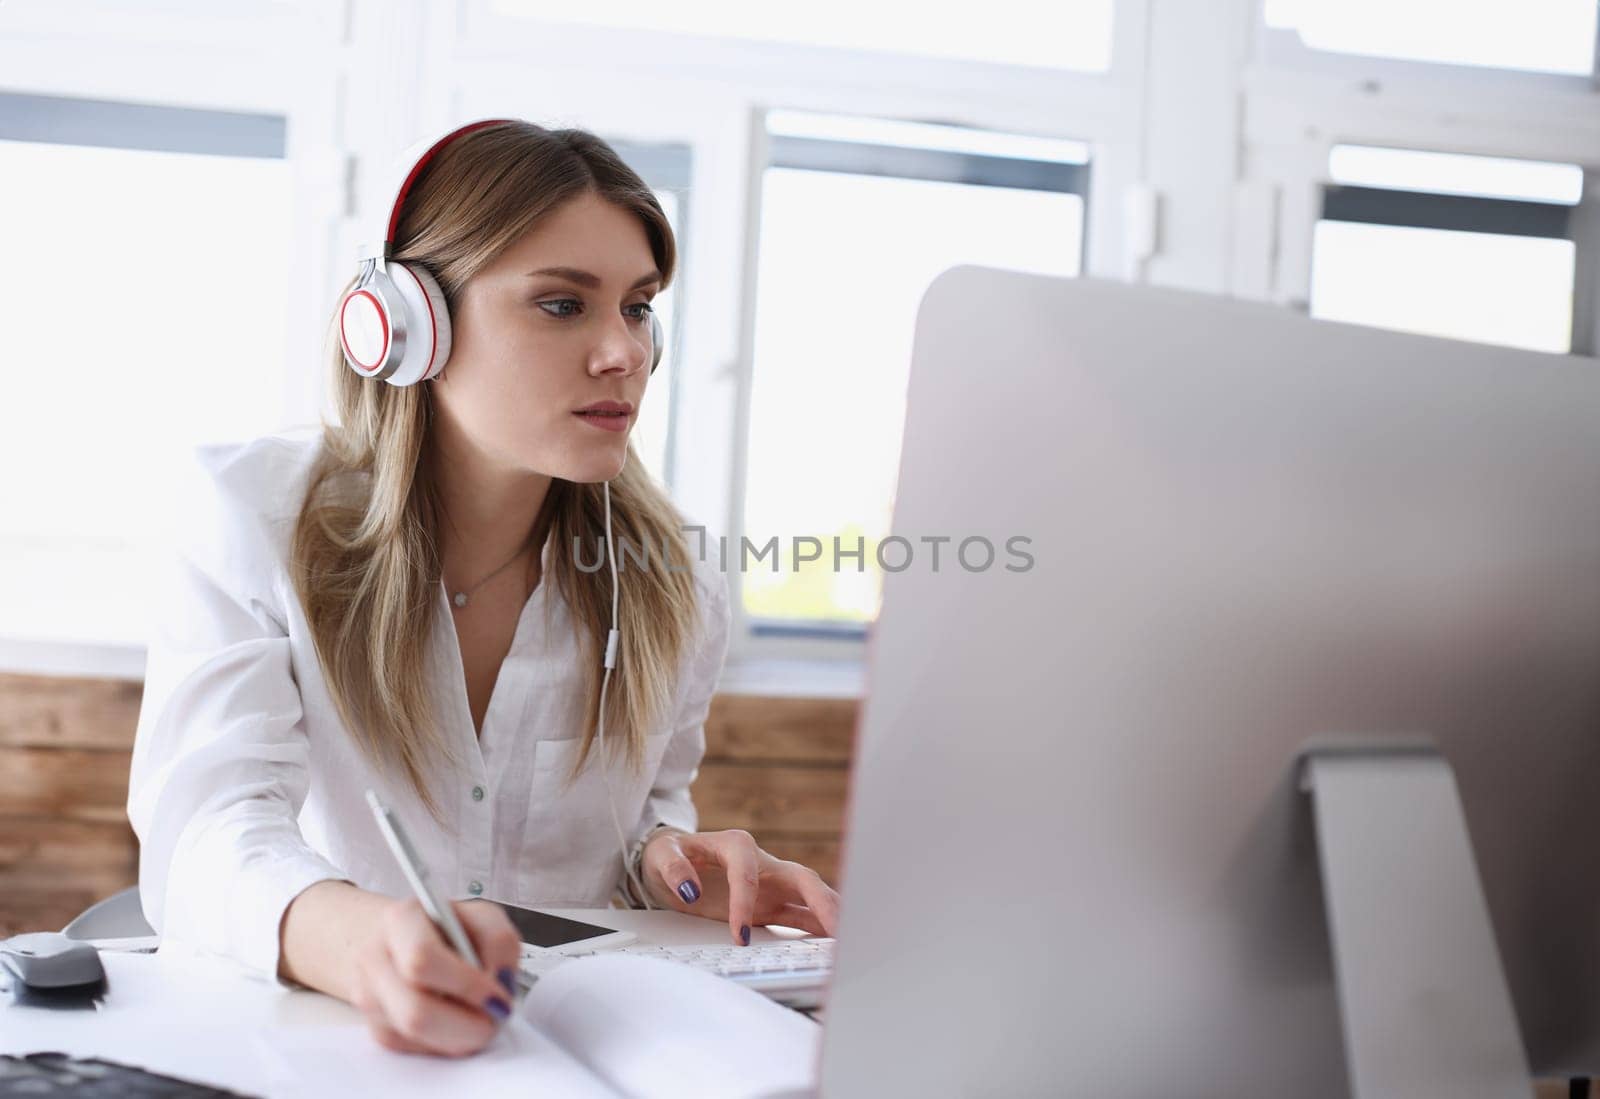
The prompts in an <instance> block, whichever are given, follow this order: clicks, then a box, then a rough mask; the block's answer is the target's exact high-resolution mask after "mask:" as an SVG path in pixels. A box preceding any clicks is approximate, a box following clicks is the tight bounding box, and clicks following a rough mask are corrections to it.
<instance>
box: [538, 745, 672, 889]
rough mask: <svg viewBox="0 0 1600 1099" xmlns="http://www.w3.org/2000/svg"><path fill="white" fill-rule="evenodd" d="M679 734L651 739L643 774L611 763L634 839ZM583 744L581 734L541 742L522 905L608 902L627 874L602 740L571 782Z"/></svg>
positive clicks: (624, 821) (620, 809) (626, 831)
mask: <svg viewBox="0 0 1600 1099" xmlns="http://www.w3.org/2000/svg"><path fill="white" fill-rule="evenodd" d="M671 735H672V734H671V733H670V732H663V733H654V734H651V735H649V736H647V737H645V738H644V760H643V765H642V766H641V767H640V768H639V770H638V771H637V772H635V771H633V770H632V769H630V768H629V767H628V765H627V763H626V762H625V761H617V762H614V763H612V764H611V766H610V769H609V775H610V780H611V794H610V797H614V798H615V799H616V809H617V821H618V822H620V823H621V825H622V834H623V837H624V838H625V839H627V840H629V841H630V842H631V841H632V839H633V831H634V829H635V828H636V827H637V826H638V824H639V815H640V813H642V812H643V811H644V803H645V798H646V797H648V796H649V793H650V788H651V787H652V786H654V785H655V779H656V772H657V771H658V770H659V769H660V766H661V756H662V754H663V753H664V752H665V751H666V749H667V741H668V740H669V739H671ZM580 743H581V742H580V740H579V739H578V738H576V737H569V738H565V739H561V740H539V741H535V742H534V763H533V782H532V789H531V790H530V791H529V799H528V825H527V833H526V835H525V837H524V842H523V854H522V860H521V861H522V868H521V869H522V872H521V873H519V874H518V875H517V880H518V883H519V885H520V886H521V887H522V888H523V889H524V890H526V892H525V893H524V895H523V896H521V897H519V898H518V902H517V903H519V904H523V905H532V904H542V905H546V906H556V905H567V906H569V907H605V906H606V905H607V904H608V903H609V902H610V900H611V894H612V891H613V890H614V889H615V888H616V886H617V883H618V882H619V881H620V880H621V878H622V851H621V848H620V845H619V844H618V842H617V827H616V824H613V823H612V819H611V805H610V798H609V797H608V796H607V792H606V776H605V775H602V774H601V771H600V749H599V745H598V743H597V744H596V745H595V746H594V748H593V749H592V750H591V752H590V754H589V759H588V761H587V762H586V763H585V764H584V767H583V770H582V771H581V772H580V773H579V774H578V777H577V778H575V779H573V780H572V782H571V783H570V784H569V783H568V782H567V775H568V774H569V773H570V772H571V771H572V761H573V760H574V759H575V758H576V757H577V752H578V745H579V744H580Z"/></svg>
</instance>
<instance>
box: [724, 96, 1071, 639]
mask: <svg viewBox="0 0 1600 1099" xmlns="http://www.w3.org/2000/svg"><path fill="white" fill-rule="evenodd" d="M767 129H768V144H769V159H768V162H767V166H766V168H765V171H764V174H763V180H762V188H761V222H760V251H759V259H758V270H757V276H756V313H755V337H754V378H753V384H752V390H751V400H750V418H749V437H748V449H747V457H746V462H747V468H746V478H745V485H746V489H745V495H744V502H743V516H744V519H743V536H744V538H745V539H746V540H748V542H749V544H750V545H751V546H753V547H755V548H756V549H761V548H763V547H765V546H767V545H768V543H769V542H770V540H772V539H777V541H778V549H779V551H780V552H779V553H778V555H777V556H776V557H774V556H772V555H770V554H769V555H767V556H766V557H765V558H764V559H762V560H760V561H757V560H756V559H755V557H754V554H751V555H750V556H749V557H748V558H746V560H744V561H743V562H738V561H735V557H736V555H738V554H739V551H740V547H738V546H732V547H731V548H730V550H729V565H728V567H729V570H730V571H731V572H734V573H735V574H736V575H738V577H739V580H738V583H739V584H740V587H741V589H742V601H743V606H744V609H745V611H746V613H747V614H748V615H749V616H750V617H751V619H752V628H753V631H754V632H755V633H757V634H763V633H765V634H768V635H774V634H776V635H791V636H803V635H807V634H818V635H823V636H836V635H839V634H841V633H843V634H844V635H846V636H848V635H850V634H856V635H859V634H860V633H861V632H862V630H863V625H864V624H865V623H866V622H869V621H870V620H871V619H873V618H874V617H875V616H876V614H877V608H878V603H879V599H880V593H881V573H880V572H879V570H878V568H877V566H876V563H875V560H874V558H875V549H876V545H877V543H878V541H879V540H880V539H881V538H883V537H885V536H886V535H887V534H888V533H889V521H890V515H891V511H892V507H893V502H894V489H895V479H896V476H897V471H898V465H899V451H900V436H901V429H902V420H903V417H904V408H905V393H906V383H907V378H908V375H909V368H910V360H911V342H912V332H913V326H914V323H915V319H916V310H917V306H918V303H919V302H920V301H921V298H922V294H923V292H924V291H925V290H926V289H927V286H928V284H929V283H930V282H932V281H933V279H934V277H935V276H937V275H938V274H939V273H940V272H941V271H944V270H946V269H948V268H950V267H953V266H955V265H956V264H960V263H978V264H986V265H989V266H996V267H1008V268H1014V269H1020V270H1030V271H1036V272H1039V273H1043V274H1054V275H1076V274H1078V272H1079V268H1080V266H1081V260H1082V252H1083V237H1084V204H1085V198H1086V195H1087V192H1088V176H1089V168H1088V150H1087V147H1086V146H1084V145H1082V144H1081V143H1078V142H1072V141H1064V140H1056V139H1043V138H1036V137H1023V136H1017V135H1007V134H996V133H980V132H972V131H964V130H960V129H956V128H952V127H946V126H925V125H920V124H910V123H898V122H885V121H879V120H870V119H850V118H828V117H823V116H817V115H811V114H805V113H797V112H787V111H782V112H780V111H774V112H771V113H769V115H768V121H767ZM803 538H815V539H817V540H818V541H819V542H820V543H821V545H822V546H823V548H824V552H823V554H822V557H821V558H820V559H819V560H815V561H810V562H804V563H800V564H798V565H797V564H796V562H795V560H794V559H795V558H796V557H797V556H800V555H802V554H804V555H809V554H810V553H811V552H812V549H811V546H810V544H809V543H807V544H806V545H802V546H800V547H799V553H796V552H794V547H795V544H796V543H795V540H796V539H803ZM835 538H837V539H839V540H840V542H839V545H840V549H841V552H842V553H848V552H850V551H852V550H854V549H855V548H857V547H858V546H859V547H861V548H862V549H863V551H864V552H863V555H862V561H861V563H860V567H859V568H858V567H857V563H856V561H855V559H853V558H843V557H841V561H842V563H841V565H840V567H839V568H837V569H835V567H834V556H833V551H834V541H833V540H834V539H835ZM740 564H742V565H743V568H742V569H741V568H739V565H740Z"/></svg>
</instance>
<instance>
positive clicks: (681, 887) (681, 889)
mask: <svg viewBox="0 0 1600 1099" xmlns="http://www.w3.org/2000/svg"><path fill="white" fill-rule="evenodd" d="M678 896H680V897H682V898H683V903H684V904H693V903H694V902H695V901H697V900H699V899H700V890H698V889H696V888H695V884H694V882H692V881H690V880H689V879H688V878H685V879H683V881H681V882H679V883H678Z"/></svg>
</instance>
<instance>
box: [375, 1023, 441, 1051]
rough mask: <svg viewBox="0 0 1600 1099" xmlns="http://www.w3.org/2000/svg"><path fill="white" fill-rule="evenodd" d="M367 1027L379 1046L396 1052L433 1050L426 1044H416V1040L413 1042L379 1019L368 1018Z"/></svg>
mask: <svg viewBox="0 0 1600 1099" xmlns="http://www.w3.org/2000/svg"><path fill="white" fill-rule="evenodd" d="M367 1029H368V1030H369V1031H371V1033H372V1036H373V1037H374V1038H375V1039H377V1042H378V1044H379V1045H380V1046H382V1047H383V1048H384V1049H392V1050H394V1051H395V1052H396V1053H432V1052H433V1051H432V1050H430V1049H429V1048H428V1047H427V1046H423V1045H418V1044H417V1043H416V1042H413V1041H411V1040H410V1039H408V1038H406V1037H405V1036H404V1035H403V1034H401V1033H400V1032H399V1031H397V1030H395V1029H394V1028H393V1027H391V1026H390V1025H389V1024H388V1023H385V1022H382V1021H379V1020H375V1019H368V1020H367Z"/></svg>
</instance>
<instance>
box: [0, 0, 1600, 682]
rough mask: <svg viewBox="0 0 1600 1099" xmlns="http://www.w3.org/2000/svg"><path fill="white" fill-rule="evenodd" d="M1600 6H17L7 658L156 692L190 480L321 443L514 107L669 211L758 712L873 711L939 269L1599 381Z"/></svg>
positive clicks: (6, 138)
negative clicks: (164, 585)
mask: <svg viewBox="0 0 1600 1099" xmlns="http://www.w3.org/2000/svg"><path fill="white" fill-rule="evenodd" d="M1596 7H1597V5H1596V3H1595V0H1472V2H1470V3H1469V2H1464V0H1056V2H1053V3H1049V4H1040V3H1037V2H1036V0H1033V2H1024V0H989V2H988V3H987V4H985V5H983V7H982V9H981V16H982V17H981V18H974V13H973V11H972V10H970V9H966V8H962V7H959V6H948V7H946V6H940V5H920V6H916V7H914V8H908V7H907V6H905V5H897V4H888V3H871V2H867V3H863V2H861V0H856V2H853V3H848V4H847V3H843V2H840V0H813V2H811V3H807V4H804V5H788V4H785V5H777V4H764V3H750V2H749V0H743V2H738V0H705V2H699V3H678V4H660V3H653V4H645V3H642V2H637V0H611V2H609V3H606V4H603V5H592V4H583V5H576V4H570V3H555V2H553V0H142V2H110V0H0V188H3V198H4V201H3V202H0V247H3V252H4V257H5V263H4V265H3V266H0V302H3V303H4V305H3V308H4V320H5V330H6V340H5V345H4V346H5V357H6V362H5V368H6V383H7V384H6V396H5V399H4V400H3V401H0V410H3V411H0V415H3V418H4V419H3V422H4V430H3V431H0V469H4V471H5V473H4V476H3V478H0V561H3V562H4V565H5V567H4V569H3V570H0V670H4V671H12V672H21V673H28V672H33V673H63V674H79V675H87V676H110V677H119V676H120V677H124V678H128V679H137V678H138V677H140V676H141V675H142V672H143V650H142V638H143V636H144V634H145V630H146V627H147V623H148V621H149V617H150V615H151V614H152V613H153V610H154V608H152V607H151V606H150V605H149V601H148V595H147V591H148V585H147V584H146V582H145V579H146V577H147V575H148V569H149V565H150V563H149V560H148V558H149V555H150V553H151V552H152V551H151V547H152V545H153V544H154V542H153V539H154V538H155V537H156V535H157V533H158V531H157V529H156V528H157V526H158V525H159V517H160V516H161V515H162V514H163V508H164V507H165V506H167V504H168V503H169V502H168V501H165V500H164V498H163V491H164V490H163V485H164V483H165V480H164V475H163V469H164V468H165V464H166V463H167V462H170V461H172V460H173V457H174V455H175V454H179V453H181V452H182V451H183V450H185V449H187V448H189V447H192V446H194V445H196V444H198V443H202V442H208V441H217V440H226V439H240V438H248V437H251V436H255V435H259V434H263V433H267V432H271V431H276V430H280V429H282V428H285V427H288V426H292V425H302V424H313V423H315V422H316V420H317V418H318V416H319V414H320V413H321V412H322V409H323V400H324V394H323V388H324V382H325V374H326V366H325V363H326V357H325V354H324V338H325V333H326V329H327V323H328V319H329V314H330V311H331V308H332V305H333V303H334V301H335V296H336V293H337V290H338V288H339V287H340V285H341V284H342V283H343V282H344V281H345V280H346V279H347V278H348V277H349V276H350V275H351V274H353V273H354V264H353V256H354V254H355V248H356V246H357V244H358V243H359V238H360V236H361V227H362V226H363V225H364V224H365V221H364V220H363V219H366V218H369V217H370V215H371V207H372V204H373V203H374V202H376V201H379V200H378V199H375V198H374V197H373V195H372V189H373V186H374V183H373V181H374V180H375V179H376V180H379V181H380V182H381V180H382V179H383V178H384V176H385V169H386V167H387V165H388V164H389V162H390V160H391V158H392V157H393V156H394V155H395V153H396V152H397V151H398V150H400V149H402V148H404V147H405V146H406V145H408V144H409V143H410V142H411V141H413V140H415V139H416V138H417V137H419V136H422V135H424V134H428V133H434V132H440V131H442V130H443V129H445V128H446V127H448V126H449V125H450V124H452V123H455V122H459V121H463V120H466V119H469V118H475V117H482V116H489V115H516V116H520V117H525V118H528V119H531V120H533V121H536V122H539V123H541V124H544V125H549V126H568V125H571V126H581V127H584V128H587V129H591V130H593V131H595V132H597V133H599V134H600V135H601V136H603V137H605V138H607V139H608V140H609V141H611V142H612V143H613V144H614V145H615V146H616V147H617V149H618V150H619V151H620V152H621V153H622V155H623V156H624V158H625V159H627V160H628V161H629V162H630V163H631V164H632V165H633V166H634V167H635V168H636V169H637V170H638V171H639V172H640V173H641V174H642V175H643V176H644V177H645V178H646V179H647V180H648V181H649V182H650V183H651V185H652V186H653V187H654V188H655V189H656V191H657V194H658V195H659V197H660V199H661V202H662V204H663V206H664V207H665V209H666V210H667V212H668V213H669V214H670V215H671V217H672V219H673V223H674V225H675V226H676V230H677V234H678V239H679V245H680V249H681V255H682V267H681V273H680V277H679V279H678V281H677V282H676V283H675V284H674V286H673V288H672V289H671V290H670V291H669V292H668V293H667V294H665V295H664V297H663V298H662V299H661V300H659V301H658V303H657V305H658V309H659V311H660V313H661V316H662V320H663V322H664V323H665V326H666V331H667V332H668V333H669V336H670V347H669V349H668V352H667V355H666V358H665V360H664V362H663V364H662V368H661V369H660V371H658V373H657V374H656V376H655V377H654V378H653V379H652V383H651V389H650V393H649V396H648V398H647V400H646V402H645V405H644V409H643V418H642V420H641V422H640V424H639V428H638V432H637V435H636V443H637V446H638V448H639V452H640V454H641V456H642V458H643V460H644V461H645V462H646V463H647V464H648V465H649V466H650V468H651V469H652V470H653V472H654V473H655V474H656V475H657V476H658V477H659V478H660V479H661V480H662V481H663V482H664V483H665V484H666V485H667V486H668V488H669V489H670V491H671V492H672V494H673V496H674V498H675V499H676V500H677V501H678V503H679V505H680V506H681V507H682V508H683V509H684V510H685V511H686V512H687V513H688V514H689V515H690V516H691V517H692V518H693V519H695V520H696V521H698V522H701V523H704V524H705V525H706V526H707V527H708V528H709V531H710V533H711V535H712V536H713V538H715V537H717V536H720V537H722V538H725V539H727V544H728V548H729V560H730V562H731V561H735V560H736V559H737V557H738V555H739V548H740V545H741V541H742V540H748V542H749V543H750V544H751V545H752V546H755V547H763V546H765V545H766V544H767V543H769V541H770V540H771V539H773V538H777V539H778V540H779V543H780V548H781V555H780V556H781V559H782V561H781V565H782V567H780V568H779V569H778V570H777V571H774V570H773V567H772V566H773V562H774V560H775V559H774V558H773V557H771V556H768V557H767V558H766V559H765V561H764V562H762V563H761V564H758V565H756V566H754V567H753V568H752V569H751V570H750V571H747V572H741V571H740V570H738V569H737V568H733V567H730V568H729V570H728V576H729V582H730V585H731V586H732V590H733V592H734V595H735V600H734V602H735V614H736V630H735V635H734V639H733V643H732V651H731V654H730V661H729V670H728V676H727V679H726V681H725V685H731V686H739V685H741V684H743V685H745V686H752V685H753V686H754V687H755V688H757V689H766V688H772V689H780V690H782V691H785V692H797V693H802V694H811V695H821V696H835V697H852V696H854V695H856V694H858V693H859V689H860V659H861V655H862V651H863V645H864V641H865V638H866V637H867V634H868V632H869V631H870V627H871V622H872V619H873V617H874V615H875V613H876V608H877V605H878V599H879V590H880V574H879V572H878V569H877V566H876V564H875V562H874V552H873V550H874V546H875V545H876V543H877V541H878V540H879V539H881V538H883V537H884V536H885V535H886V534H887V532H888V527H889V520H890V514H891V508H892V505H893V500H894V491H895V481H896V474H897V467H898V456H899V444H900V423H901V417H902V415H903V412H904V394H905V388H906V378H907V369H908V364H909V360H910V353H911V337H912V329H913V322H914V318H915V311H916V307H917V303H918V301H919V299H920V297H921V294H922V292H923V290H924V288H925V287H926V286H927V284H928V283H929V282H930V281H931V280H932V278H933V277H934V276H935V275H936V274H937V273H938V272H940V271H942V270H944V269H945V268H948V267H950V266H953V265H955V264H958V263H980V264H987V265H995V266H1003V267H1011V268H1019V269H1025V270H1031V271H1038V272H1044V273H1050V274H1055V275H1061V276H1073V277H1077V276H1087V277H1095V278H1102V279H1115V280H1126V281H1132V282H1140V283H1149V284H1152V285H1162V286H1172V287H1180V288H1185V289H1191V290H1199V291H1204V292H1208V293H1214V294H1223V295H1230V296H1234V297H1238V298H1246V299H1254V300H1259V301H1264V302H1270V303H1274V304H1276V305H1277V306H1280V307H1281V308H1284V309H1294V310H1300V311H1304V312H1309V313H1310V314H1312V315H1314V316H1317V317H1325V318H1330V319H1334V320H1341V321H1348V322H1354V323H1358V324H1368V325H1377V326H1381V327H1386V328H1396V329H1405V330H1409V331H1414V332H1424V333H1434V334H1439V335H1445V336H1454V337H1458V338H1463V339H1469V340H1479V341H1485V342H1489V343H1499V344H1509V345H1515V346H1519V347H1526V348H1534V349H1539V350H1543V351H1547V352H1551V353H1555V354H1574V355H1593V354H1594V352H1595V347H1596V324H1597V314H1600V277H1597V270H1600V182H1597V181H1600V175H1597V174H1596V173H1597V172H1600V97H1597V92H1596V76H1595V71H1596V49H1595V43H1596ZM1594 365H1595V364H1594V363H1592V362H1588V361H1585V362H1583V363H1582V367H1581V368H1583V369H1589V368H1592V367H1593V366H1594ZM1004 368H1005V364H1004V363H974V364H973V369H978V370H999V369H1004ZM1597 430H1600V425H1597ZM964 533H965V532H964ZM801 537H810V538H815V539H818V540H819V541H820V543H821V545H822V546H823V547H824V552H823V554H822V556H821V559H820V560H819V561H817V562H815V563H813V564H811V565H809V566H804V567H801V568H799V569H794V568H792V567H790V565H791V558H792V552H791V547H792V543H793V540H794V539H796V538H801ZM833 539H838V540H839V546H840V548H841V549H842V550H843V551H845V552H847V553H848V552H850V551H853V550H855V549H856V548H858V547H859V548H861V549H862V550H863V553H862V554H861V556H860V557H859V558H855V557H847V558H845V564H844V567H843V568H842V569H840V570H835V568H834V567H833V552H832V550H833V546H832V540H833ZM711 551H712V552H716V543H715V542H713V543H712V547H711ZM858 560H859V562H860V568H859V570H858V569H857V568H856V562H857V561H858Z"/></svg>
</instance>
